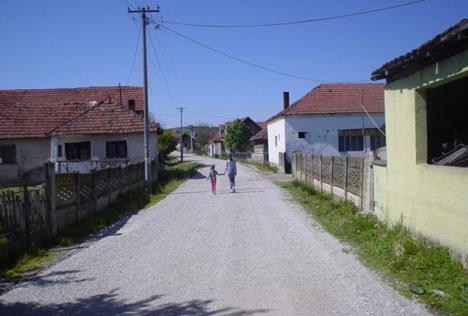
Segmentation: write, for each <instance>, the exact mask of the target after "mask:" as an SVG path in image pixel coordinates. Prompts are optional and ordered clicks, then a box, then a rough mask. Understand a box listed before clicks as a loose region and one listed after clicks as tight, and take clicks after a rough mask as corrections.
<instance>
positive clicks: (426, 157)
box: [372, 19, 468, 266]
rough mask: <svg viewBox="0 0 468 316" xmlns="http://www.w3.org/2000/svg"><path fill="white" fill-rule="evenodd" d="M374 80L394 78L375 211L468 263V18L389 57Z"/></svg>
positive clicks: (376, 179)
mask: <svg viewBox="0 0 468 316" xmlns="http://www.w3.org/2000/svg"><path fill="white" fill-rule="evenodd" d="M372 79H373V80H380V79H385V80H386V81H387V84H386V86H385V127H386V135H387V161H386V163H385V162H384V163H382V162H380V163H378V164H375V165H374V175H375V176H374V183H375V193H374V199H375V208H374V210H375V212H376V214H377V215H378V216H380V217H381V218H383V219H387V220H389V221H391V222H398V221H400V220H402V221H403V223H404V224H405V225H406V226H407V227H409V228H410V229H411V230H412V231H414V232H416V233H418V234H422V235H423V236H425V237H427V238H429V239H431V240H433V241H435V242H436V243H438V244H442V245H444V246H447V247H449V248H450V249H451V250H452V252H453V253H454V254H456V255H457V257H458V258H459V259H462V260H461V261H462V262H463V263H464V264H465V265H466V266H468V161H467V157H468V156H467V155H466V149H464V148H468V147H467V145H468V20H467V19H464V20H462V21H460V22H459V23H457V24H456V25H454V26H452V27H450V28H449V29H447V30H446V31H444V32H442V33H440V34H438V35H437V36H435V37H434V38H433V39H431V40H429V41H428V42H426V43H424V44H423V45H421V46H420V47H418V48H416V49H414V50H412V51H410V52H409V53H407V54H405V55H402V56H400V57H397V58H395V59H393V60H391V61H389V62H387V63H386V64H384V65H383V66H382V67H380V68H379V69H377V70H376V71H374V72H373V73H372Z"/></svg>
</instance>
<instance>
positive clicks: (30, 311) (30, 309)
mask: <svg viewBox="0 0 468 316" xmlns="http://www.w3.org/2000/svg"><path fill="white" fill-rule="evenodd" d="M161 297H163V295H153V296H151V297H149V298H146V299H142V300H139V301H137V302H124V301H122V300H119V299H118V294H117V290H113V291H111V292H110V293H108V294H100V295H94V296H91V297H87V298H83V299H78V300H77V301H75V302H67V303H58V304H47V305H41V304H39V303H36V302H29V303H6V302H2V301H1V300H0V315H35V316H38V315H57V314H60V315H161V316H176V315H204V316H205V315H219V316H247V315H258V314H262V313H265V312H268V311H269V310H267V309H255V310H240V309H238V308H234V307H225V308H219V309H214V308H211V307H210V305H211V304H212V303H213V302H214V300H190V301H185V302H181V303H165V304H160V305H158V304H157V303H156V301H157V300H158V299H160V298H161Z"/></svg>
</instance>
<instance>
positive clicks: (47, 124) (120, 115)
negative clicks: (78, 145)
mask: <svg viewBox="0 0 468 316" xmlns="http://www.w3.org/2000/svg"><path fill="white" fill-rule="evenodd" d="M0 121H1V122H2V124H0V139H5V138H36V137H48V136H52V135H87V134H122V133H143V118H142V117H141V116H140V115H138V114H136V113H135V112H133V111H130V110H127V109H125V108H122V107H121V106H120V105H118V104H116V103H104V102H99V103H96V102H91V103H90V102H86V103H67V104H50V103H47V104H32V103H17V104H14V105H11V106H9V107H8V108H6V109H4V110H3V111H1V112H0ZM156 130H157V126H156V124H151V131H156Z"/></svg>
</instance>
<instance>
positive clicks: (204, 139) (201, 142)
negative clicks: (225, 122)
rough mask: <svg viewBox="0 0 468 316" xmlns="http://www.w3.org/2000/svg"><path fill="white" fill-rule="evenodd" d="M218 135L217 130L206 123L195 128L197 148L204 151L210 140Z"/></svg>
mask: <svg viewBox="0 0 468 316" xmlns="http://www.w3.org/2000/svg"><path fill="white" fill-rule="evenodd" d="M217 133H218V129H217V128H213V127H211V126H209V125H208V124H206V123H200V124H199V125H198V126H196V127H195V142H196V147H198V148H199V149H200V150H203V149H204V148H205V146H206V145H208V144H209V142H210V140H212V139H213V137H215V136H216V134H217Z"/></svg>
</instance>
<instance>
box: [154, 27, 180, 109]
mask: <svg viewBox="0 0 468 316" xmlns="http://www.w3.org/2000/svg"><path fill="white" fill-rule="evenodd" d="M148 35H149V36H148V38H149V40H150V44H151V48H152V51H153V54H154V57H155V59H156V62H157V63H158V65H159V68H160V70H161V76H162V78H163V81H164V84H165V86H166V88H167V91H168V93H169V96H170V98H171V100H172V103H173V105H177V102H176V101H175V98H174V94H173V93H172V89H171V87H170V86H169V83H168V82H167V80H166V76H165V73H164V69H163V67H162V64H161V62H160V61H159V58H158V54H157V53H156V48H155V46H154V43H153V38H152V37H151V33H148Z"/></svg>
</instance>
